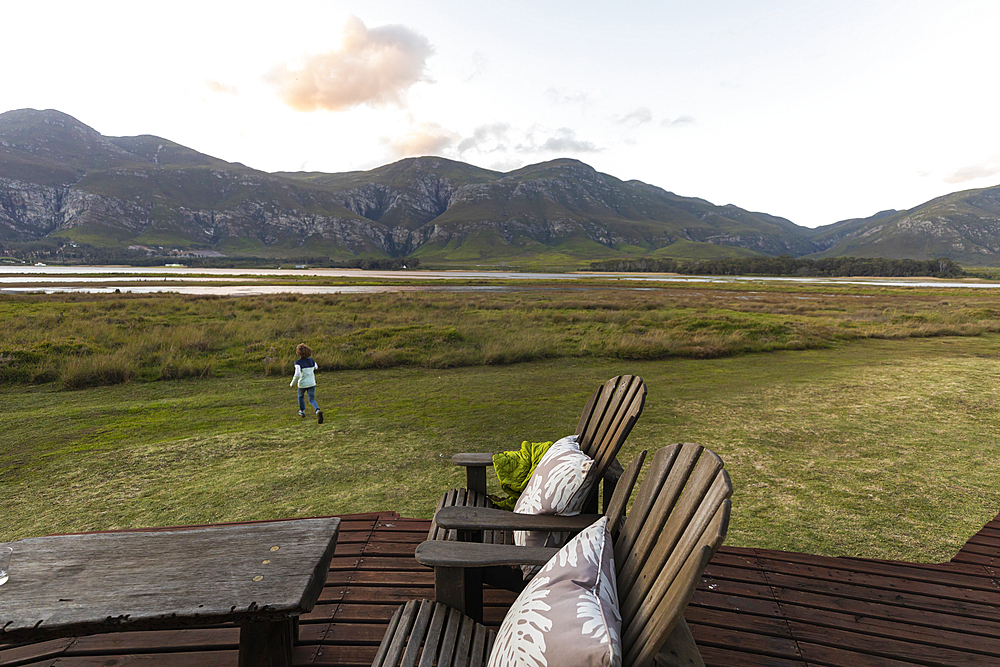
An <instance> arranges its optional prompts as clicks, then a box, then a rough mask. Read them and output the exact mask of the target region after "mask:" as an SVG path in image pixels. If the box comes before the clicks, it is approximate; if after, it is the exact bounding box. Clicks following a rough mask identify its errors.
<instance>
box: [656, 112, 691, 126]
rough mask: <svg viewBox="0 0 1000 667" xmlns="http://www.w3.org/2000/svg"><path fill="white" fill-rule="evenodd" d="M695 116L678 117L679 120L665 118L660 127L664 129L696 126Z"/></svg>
mask: <svg viewBox="0 0 1000 667" xmlns="http://www.w3.org/2000/svg"><path fill="white" fill-rule="evenodd" d="M694 123H695V120H694V116H686V115H685V116H678V117H677V118H664V119H663V120H661V121H660V125H662V126H663V127H684V126H685V125H694Z"/></svg>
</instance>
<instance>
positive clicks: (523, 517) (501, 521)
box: [434, 506, 601, 544]
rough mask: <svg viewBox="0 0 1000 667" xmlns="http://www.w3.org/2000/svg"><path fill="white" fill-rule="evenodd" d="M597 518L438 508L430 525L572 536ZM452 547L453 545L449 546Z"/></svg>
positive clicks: (489, 509) (494, 509) (464, 508)
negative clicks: (562, 533)
mask: <svg viewBox="0 0 1000 667" xmlns="http://www.w3.org/2000/svg"><path fill="white" fill-rule="evenodd" d="M600 518H601V517H600V516H599V515H597V514H578V515H576V516H557V515H553V514H517V513H515V512H508V511H506V510H501V509H496V508H492V507H459V506H454V507H442V508H441V509H439V510H438V511H437V512H436V513H435V514H434V522H435V523H436V524H437V525H438V526H439V527H441V528H447V529H449V530H452V529H454V530H547V531H567V532H576V531H580V530H583V529H584V528H586V527H587V526H589V525H590V524H592V523H594V522H595V521H597V520H598V519H600ZM452 544H454V542H453V543H452Z"/></svg>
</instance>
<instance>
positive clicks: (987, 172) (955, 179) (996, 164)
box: [944, 155, 1000, 183]
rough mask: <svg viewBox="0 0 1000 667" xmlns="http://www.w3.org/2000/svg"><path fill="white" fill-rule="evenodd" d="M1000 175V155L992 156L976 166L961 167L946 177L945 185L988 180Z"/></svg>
mask: <svg viewBox="0 0 1000 667" xmlns="http://www.w3.org/2000/svg"><path fill="white" fill-rule="evenodd" d="M997 174H1000V155H994V156H993V157H990V158H987V159H985V160H983V161H982V162H979V163H977V164H970V165H968V166H965V167H962V168H961V169H959V170H957V171H956V172H955V173H953V174H951V175H950V176H946V177H945V179H944V182H945V183H965V182H966V181H975V180H978V179H980V178H990V177H991V176H996V175H997Z"/></svg>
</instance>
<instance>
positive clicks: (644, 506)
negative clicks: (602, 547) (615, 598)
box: [615, 444, 702, 592]
mask: <svg viewBox="0 0 1000 667" xmlns="http://www.w3.org/2000/svg"><path fill="white" fill-rule="evenodd" d="M701 450H702V447H701V446H700V445H689V446H685V445H680V444H678V445H671V446H669V447H664V448H663V449H661V450H659V451H657V452H656V454H655V455H654V456H653V464H652V465H651V466H650V469H649V471H648V472H647V473H646V477H645V479H643V481H642V484H641V485H640V486H639V494H638V495H637V496H636V499H635V503H633V506H632V511H631V512H629V515H628V518H627V519H626V520H625V526H624V527H623V528H622V532H621V535H620V536H619V538H618V542H617V543H615V563H617V564H618V572H619V575H618V578H619V581H621V580H622V578H623V575H622V573H625V575H624V579H625V580H626V581H629V580H631V578H632V577H634V576H635V574H636V573H637V572H638V571H639V569H640V568H641V567H642V563H643V562H645V560H646V556H647V555H648V553H649V549H650V548H651V545H652V540H654V539H655V537H656V536H655V535H654V534H652V533H651V532H650V531H646V532H645V533H643V531H642V529H643V527H644V526H645V525H646V524H647V523H648V522H653V523H656V524H657V526H662V525H663V522H664V521H666V518H667V516H668V515H669V513H670V510H671V508H673V506H674V502H676V500H677V497H678V496H679V495H680V493H681V490H682V489H683V488H684V484H685V483H687V478H688V476H689V475H690V474H691V470H693V469H694V466H695V464H696V463H697V462H698V457H699V456H701ZM664 487H666V490H665V491H663V492H662V493H661V490H663V488H664ZM640 539H642V540H644V543H643V544H639V545H637V542H638V541H639V540H640ZM620 585H621V584H619V586H620ZM619 592H621V591H620V589H619Z"/></svg>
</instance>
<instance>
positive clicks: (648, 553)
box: [615, 443, 733, 667]
mask: <svg viewBox="0 0 1000 667" xmlns="http://www.w3.org/2000/svg"><path fill="white" fill-rule="evenodd" d="M732 493H733V487H732V482H731V481H730V479H729V475H728V473H727V472H726V471H725V469H724V468H723V463H722V460H721V459H720V458H719V457H718V456H717V455H716V454H715V453H714V452H712V451H710V450H706V449H704V448H703V447H701V446H700V445H695V444H690V443H685V444H678V445H671V446H668V447H664V448H662V449H660V450H658V451H657V452H656V453H655V454H654V456H653V460H652V463H651V465H650V468H649V470H648V471H647V472H646V475H645V477H644V478H643V480H642V484H640V485H639V490H638V492H637V494H636V499H635V502H634V503H633V505H632V509H631V510H630V511H629V513H628V516H627V518H626V519H625V523H624V525H623V527H622V528H621V530H620V532H619V534H618V538H617V540H616V542H615V570H616V572H617V578H618V581H617V583H618V599H619V607H620V611H621V617H622V635H621V636H622V645H623V647H624V650H625V655H626V660H625V662H624V667H647V666H648V665H652V659H653V657H655V655H656V654H657V652H659V650H660V648H661V647H662V645H663V643H664V642H665V641H666V640H667V638H668V637H669V635H670V632H672V631H673V629H674V627H675V626H676V624H677V623H678V622H679V620H680V618H681V617H682V615H683V611H684V607H685V606H686V604H687V601H688V600H689V599H690V596H691V592H692V591H693V590H694V586H695V585H696V583H697V581H698V579H699V577H700V574H701V571H702V569H703V568H704V564H705V563H706V562H707V560H708V558H710V557H711V555H712V554H714V553H715V550H716V549H718V547H719V546H720V545H721V544H722V540H723V539H724V538H725V534H726V530H727V528H728V525H729V508H730V506H731V503H730V501H729V497H730V496H731V495H732Z"/></svg>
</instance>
